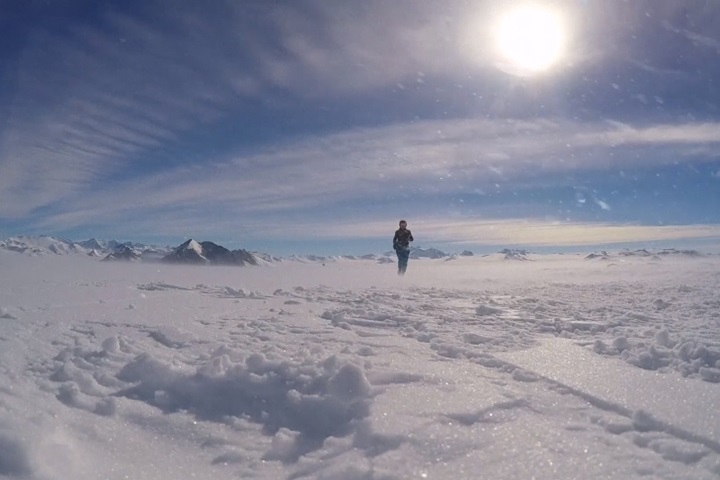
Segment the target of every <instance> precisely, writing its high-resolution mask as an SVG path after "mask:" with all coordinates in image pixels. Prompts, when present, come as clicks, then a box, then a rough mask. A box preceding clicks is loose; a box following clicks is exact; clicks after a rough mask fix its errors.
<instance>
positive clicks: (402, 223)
mask: <svg viewBox="0 0 720 480" xmlns="http://www.w3.org/2000/svg"><path fill="white" fill-rule="evenodd" d="M400 228H402V229H405V228H407V222H406V221H405V220H400Z"/></svg>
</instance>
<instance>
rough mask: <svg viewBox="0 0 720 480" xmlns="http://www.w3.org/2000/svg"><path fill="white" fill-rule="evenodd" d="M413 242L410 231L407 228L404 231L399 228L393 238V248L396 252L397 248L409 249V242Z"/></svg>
mask: <svg viewBox="0 0 720 480" xmlns="http://www.w3.org/2000/svg"><path fill="white" fill-rule="evenodd" d="M413 240H414V239H413V236H412V233H411V232H410V230H408V229H407V228H406V229H405V230H403V229H402V228H399V229H398V230H397V231H396V232H395V237H393V248H394V249H396V250H397V249H398V248H403V249H406V248H409V247H410V242H412V241H413Z"/></svg>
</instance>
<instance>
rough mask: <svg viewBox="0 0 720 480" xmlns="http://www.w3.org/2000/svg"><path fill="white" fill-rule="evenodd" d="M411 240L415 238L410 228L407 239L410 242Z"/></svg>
mask: <svg viewBox="0 0 720 480" xmlns="http://www.w3.org/2000/svg"><path fill="white" fill-rule="evenodd" d="M413 240H415V239H414V238H413V236H412V232H411V231H410V230H408V241H409V242H412V241H413Z"/></svg>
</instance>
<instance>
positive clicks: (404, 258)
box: [398, 250, 410, 275]
mask: <svg viewBox="0 0 720 480" xmlns="http://www.w3.org/2000/svg"><path fill="white" fill-rule="evenodd" d="M408 257H410V252H408V251H406V250H398V273H399V274H400V275H402V274H404V273H405V271H406V270H407V264H408Z"/></svg>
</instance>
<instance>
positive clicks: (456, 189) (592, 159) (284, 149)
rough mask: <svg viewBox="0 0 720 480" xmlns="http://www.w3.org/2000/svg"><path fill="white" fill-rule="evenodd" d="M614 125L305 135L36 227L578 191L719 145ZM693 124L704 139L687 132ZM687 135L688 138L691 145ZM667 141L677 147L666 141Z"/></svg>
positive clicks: (98, 194)
mask: <svg viewBox="0 0 720 480" xmlns="http://www.w3.org/2000/svg"><path fill="white" fill-rule="evenodd" d="M617 128H618V127H616V126H609V125H608V124H606V123H600V124H594V125H589V124H584V125H583V124H575V123H570V122H567V123H563V122H549V121H537V122H509V121H505V120H503V121H498V122H494V121H486V120H481V121H476V120H453V121H438V122H418V123H415V124H409V125H397V126H394V127H384V128H378V129H362V130H356V131H351V132H345V133H340V134H332V135H327V136H322V137H312V138H306V139H303V140H299V141H296V142H293V143H291V144H285V145H282V146H275V147H272V148H268V149H267V150H265V151H263V152H260V153H256V154H252V155H245V156H238V157H231V158H227V159H225V160H220V159H217V160H216V161H214V162H212V163H208V164H205V165H195V166H190V167H188V166H184V167H179V168H175V169H173V170H169V171H163V172H161V173H157V174H154V175H147V176H143V177H141V178H131V179H129V180H127V181H124V182H119V183H116V184H114V185H103V186H102V188H99V189H96V190H95V191H84V192H83V194H82V195H78V196H76V197H75V198H73V197H70V198H68V199H66V200H65V202H64V203H63V204H62V207H61V208H60V209H59V211H58V212H56V213H55V214H53V215H49V216H48V217H47V218H45V219H44V220H43V224H44V225H46V226H47V227H48V228H50V227H52V228H61V227H71V226H78V225H82V224H97V223H104V222H119V221H121V220H122V221H124V222H130V221H131V219H133V218H138V217H141V216H147V215H149V214H151V213H152V212H154V211H158V212H162V213H163V215H166V216H167V217H166V218H167V221H166V223H167V225H171V224H174V223H175V222H178V221H179V219H180V218H189V219H192V221H193V222H195V223H196V224H198V225H202V224H209V223H215V222H217V221H218V217H219V216H222V215H228V214H229V215H233V216H240V217H243V218H245V219H248V218H254V219H262V218H263V217H268V216H270V215H279V214H296V215H297V214H300V213H301V214H302V215H304V216H305V217H306V218H309V217H312V216H313V215H316V214H317V212H321V211H327V210H328V209H332V206H337V205H340V204H343V203H347V202H353V201H365V202H373V203H379V204H388V205H392V204H394V203H395V202H398V201H400V202H405V200H403V199H405V198H413V199H416V200H417V199H419V198H422V197H424V196H432V195H435V194H461V193H477V192H483V191H484V190H488V191H494V190H495V189H496V188H498V185H501V186H502V188H504V189H505V190H509V191H513V190H516V191H517V190H522V189H523V188H527V187H528V186H529V185H532V184H533V182H536V181H542V180H538V179H537V177H538V175H541V174H544V173H548V172H550V173H553V174H555V178H556V180H554V181H556V182H561V183H565V184H566V185H567V186H568V187H575V186H574V185H573V184H572V182H573V180H572V178H568V177H566V176H565V175H564V173H566V174H572V175H577V174H581V173H583V172H584V173H588V172H589V173H592V172H596V171H603V170H608V169H613V168H621V169H632V168H638V167H639V168H642V167H648V166H662V165H666V164H674V163H676V162H677V161H678V160H679V159H681V158H683V156H684V155H690V154H691V152H692V155H693V157H692V159H693V160H694V161H697V162H702V161H708V162H710V161H713V159H714V156H712V155H710V156H707V157H703V156H698V152H697V148H698V147H702V146H707V145H708V143H709V144H713V143H715V142H718V141H720V138H719V137H718V135H717V134H710V133H708V132H711V131H712V129H711V128H709V127H708V126H707V125H699V126H693V125H679V126H676V127H672V126H669V125H668V126H663V127H651V128H649V129H646V130H642V129H639V130H633V132H634V133H633V134H632V135H622V134H618V132H617ZM623 128H626V127H623ZM695 129H697V131H699V132H701V133H700V134H693V133H692V132H694V131H696V130H695ZM715 131H720V126H718V128H716V130H715ZM654 132H663V133H662V134H657V135H656V134H655V133H654ZM676 132H682V134H681V133H676ZM685 134H688V135H690V137H692V138H695V140H696V143H688V142H687V141H686V139H685V138H684V136H683V135H685ZM618 137H622V138H623V142H624V143H623V144H622V145H620V142H618V140H617V138H618ZM673 138H677V142H676V143H672V141H671V140H669V139H673ZM633 139H640V140H639V141H640V142H642V143H644V144H647V143H649V142H650V141H651V139H655V141H656V142H657V145H662V146H663V148H662V149H659V151H658V152H656V153H654V154H653V155H652V156H650V157H645V156H642V157H635V156H633V155H624V154H623V146H629V148H631V150H630V151H631V152H632V148H634V146H635V143H633V142H634V140H633ZM578 192H579V194H580V195H581V196H582V198H590V200H592V202H593V203H594V204H596V205H598V206H599V207H600V208H601V209H603V210H609V209H610V208H611V206H610V204H609V202H608V201H607V200H604V199H602V198H600V197H598V196H597V195H596V194H594V193H592V192H583V191H582V189H581V190H578ZM313 212H316V213H313ZM159 221H160V222H162V220H159ZM158 225H159V224H158Z"/></svg>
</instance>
